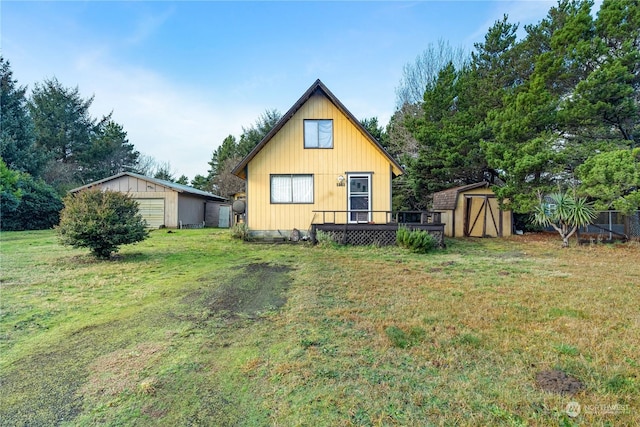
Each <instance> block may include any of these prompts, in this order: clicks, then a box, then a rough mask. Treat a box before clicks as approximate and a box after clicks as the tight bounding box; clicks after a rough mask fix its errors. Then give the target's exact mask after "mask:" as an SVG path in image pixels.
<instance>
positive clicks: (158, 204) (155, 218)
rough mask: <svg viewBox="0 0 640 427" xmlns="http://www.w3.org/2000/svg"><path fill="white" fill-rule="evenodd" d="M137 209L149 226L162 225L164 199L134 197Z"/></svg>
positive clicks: (157, 226) (156, 226)
mask: <svg viewBox="0 0 640 427" xmlns="http://www.w3.org/2000/svg"><path fill="white" fill-rule="evenodd" d="M136 202H138V211H139V212H140V215H142V218H144V219H145V220H146V221H147V226H148V227H149V228H160V227H161V226H163V225H164V199H136Z"/></svg>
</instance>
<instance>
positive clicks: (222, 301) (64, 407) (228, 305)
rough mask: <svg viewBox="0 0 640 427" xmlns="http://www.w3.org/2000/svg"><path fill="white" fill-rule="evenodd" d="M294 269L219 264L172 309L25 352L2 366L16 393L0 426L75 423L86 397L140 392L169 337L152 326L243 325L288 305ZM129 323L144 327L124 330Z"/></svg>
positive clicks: (2, 376)
mask: <svg viewBox="0 0 640 427" xmlns="http://www.w3.org/2000/svg"><path fill="white" fill-rule="evenodd" d="M290 271H291V267H288V266H283V265H277V264H270V263H253V264H248V265H246V266H244V267H241V268H239V269H237V270H235V271H233V270H227V271H225V272H224V276H223V277H224V279H223V280H222V281H220V276H221V274H220V272H218V273H217V274H216V275H215V276H211V277H209V278H206V277H204V278H202V279H201V280H200V286H199V288H198V289H196V290H191V291H190V292H189V293H188V294H187V295H186V296H183V297H179V298H181V300H178V301H176V302H178V306H179V307H180V309H179V310H175V307H176V306H175V305H173V304H171V301H166V306H167V308H168V311H162V310H160V311H155V313H154V318H151V317H146V316H144V315H143V314H142V313H143V312H151V311H153V310H151V307H147V308H142V311H141V312H139V313H136V314H135V315H133V316H132V317H131V318H120V319H118V320H117V321H116V320H114V321H112V322H108V323H103V324H95V325H90V326H85V327H82V328H79V329H77V330H75V331H72V332H70V333H69V334H68V336H66V337H65V339H63V340H60V341H59V342H58V343H57V344H56V345H55V346H53V347H50V348H47V349H44V350H42V352H36V353H33V354H29V355H26V356H25V357H24V358H23V359H22V360H21V361H20V364H19V366H18V365H16V366H15V367H14V369H10V370H8V372H2V373H0V385H1V386H2V389H3V390H2V393H7V394H8V395H10V396H11V399H7V400H5V401H4V402H0V426H16V425H59V424H63V423H69V422H71V423H73V420H74V419H76V417H78V416H82V414H83V413H84V411H86V409H87V402H95V401H100V399H101V398H100V396H102V395H104V396H106V397H105V399H112V400H113V399H115V397H114V396H117V395H119V394H120V393H123V392H125V391H127V390H128V392H129V393H132V392H133V393H136V392H139V391H140V390H141V387H144V386H145V384H147V383H145V382H144V381H142V382H140V381H141V378H142V374H141V373H142V372H143V371H144V370H145V369H151V370H152V371H153V370H154V369H153V365H154V364H156V363H162V362H161V359H162V356H163V353H164V351H165V349H166V347H167V346H168V345H169V343H168V342H161V343H157V342H154V343H149V342H146V341H145V339H146V337H147V334H149V335H153V329H154V328H163V329H166V330H170V329H171V328H172V324H174V322H175V319H179V320H180V321H184V320H187V321H190V322H192V323H193V325H194V327H195V328H208V327H210V324H209V323H208V322H209V321H214V323H215V322H216V321H217V320H219V319H222V320H224V321H225V323H226V325H227V326H230V327H231V328H229V329H233V328H238V327H245V326H246V323H245V322H247V321H248V322H252V321H256V320H259V319H261V318H263V317H264V316H265V315H266V314H268V313H270V312H274V311H277V310H278V309H280V308H281V307H282V306H284V304H285V303H286V301H287V291H288V289H289V287H290V285H291V281H292V279H291V277H290V275H289V272H290ZM214 277H215V279H214ZM172 306H173V309H172V308H170V307H172ZM173 310H175V311H173ZM203 312H205V313H206V316H204V317H203V316H202V313H203ZM141 319H145V320H143V321H142V322H140V320H141ZM154 319H155V320H154ZM154 322H155V323H154ZM165 322H166V323H165ZM129 329H137V330H139V332H140V335H138V336H136V335H135V334H129V335H127V336H121V331H126V330H129ZM149 387H150V390H152V389H153V387H154V384H153V382H149ZM87 399H88V400H87Z"/></svg>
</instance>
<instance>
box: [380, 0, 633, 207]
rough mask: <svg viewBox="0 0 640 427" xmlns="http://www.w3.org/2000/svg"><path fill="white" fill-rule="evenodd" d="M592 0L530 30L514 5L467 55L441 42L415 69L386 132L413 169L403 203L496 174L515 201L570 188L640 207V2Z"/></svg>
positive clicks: (423, 202) (563, 5)
mask: <svg viewBox="0 0 640 427" xmlns="http://www.w3.org/2000/svg"><path fill="white" fill-rule="evenodd" d="M592 7H593V2H592V1H590V0H577V1H570V0H561V1H559V2H558V4H557V5H556V6H554V7H552V8H551V9H550V10H549V12H548V14H547V16H546V18H544V19H543V20H541V21H540V22H539V23H537V24H535V25H527V26H525V27H524V33H525V35H524V37H522V38H521V39H518V38H517V36H516V34H517V31H518V24H515V23H511V22H509V20H508V17H507V16H504V17H503V19H501V20H499V21H497V22H495V24H494V25H493V26H492V27H491V28H489V30H488V32H487V34H486V35H485V37H484V41H483V42H481V43H477V44H475V49H474V50H473V51H472V52H471V53H470V55H468V56H467V57H466V58H465V57H464V55H461V54H460V50H459V49H452V48H451V47H450V46H449V45H448V44H446V43H440V44H439V45H438V46H431V47H430V50H427V51H425V52H426V59H427V60H426V61H425V57H424V56H421V57H418V58H417V60H416V63H415V64H409V65H408V66H407V67H406V68H405V73H404V78H403V80H402V81H401V85H400V87H399V88H398V100H399V104H400V105H399V108H398V110H397V112H396V114H395V115H394V116H393V118H392V120H391V122H390V124H389V126H388V127H387V136H386V139H385V142H384V143H385V144H386V147H387V149H388V150H389V151H390V152H391V153H393V154H394V155H395V156H397V157H398V159H399V161H400V162H401V163H402V164H403V165H405V169H406V171H407V174H406V175H405V176H404V177H402V178H401V179H400V180H397V182H396V195H397V198H396V200H397V205H396V208H400V207H403V208H425V207H427V206H428V203H429V198H430V197H431V195H432V194H433V192H436V191H439V190H443V189H446V188H450V187H454V186H458V185H464V184H470V183H474V182H479V181H482V180H486V181H488V182H490V183H491V184H492V185H493V186H494V189H495V191H496V194H497V195H498V197H499V199H500V200H501V201H502V202H503V203H507V202H508V204H509V207H510V208H511V209H513V210H514V212H522V213H527V212H532V211H533V209H534V207H535V206H536V205H537V204H538V203H539V201H540V198H541V197H543V196H544V195H546V194H550V193H557V192H558V191H567V190H570V191H571V192H572V193H575V194H576V195H579V196H585V197H588V198H590V199H591V200H592V201H594V202H595V205H596V207H597V208H599V209H612V208H613V209H618V210H623V211H626V212H630V211H633V210H636V209H638V206H639V205H640V192H639V191H638V188H639V186H640V163H639V161H640V149H639V147H638V138H639V137H640V2H639V1H638V0H605V1H604V2H603V3H602V5H601V7H600V9H599V10H598V12H597V15H596V17H595V18H594V17H593V16H592V13H591V9H592ZM425 62H428V63H430V64H434V63H440V64H442V66H441V67H440V68H439V69H438V70H437V71H435V70H434V68H433V67H431V68H429V69H425V68H424V67H423V64H424V63H425ZM421 84H422V85H424V86H423V87H424V88H425V90H424V91H422V93H423V97H422V98H421V99H417V97H416V96H415V93H416V91H415V86H416V85H418V86H419V85H421Z"/></svg>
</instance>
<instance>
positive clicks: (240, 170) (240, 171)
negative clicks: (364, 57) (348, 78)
mask: <svg viewBox="0 0 640 427" xmlns="http://www.w3.org/2000/svg"><path fill="white" fill-rule="evenodd" d="M317 92H321V93H323V94H324V95H325V96H326V97H327V98H328V99H329V100H330V101H331V102H332V103H333V105H335V106H336V108H338V110H340V111H341V112H342V114H344V115H345V116H346V117H347V118H348V119H349V121H350V122H351V123H352V124H353V125H354V126H356V127H357V128H358V129H359V130H360V131H361V132H362V133H363V134H364V135H365V136H366V137H367V139H368V140H369V141H370V142H371V143H372V144H373V145H374V146H375V147H376V148H377V149H378V150H380V152H381V153H382V154H383V155H384V156H386V157H387V159H389V162H390V163H391V165H392V167H393V173H394V175H401V174H403V173H404V170H403V169H402V166H400V164H399V163H398V162H397V161H396V160H395V159H394V158H393V157H391V155H390V154H389V153H388V152H387V150H385V149H384V147H383V146H382V145H380V143H379V142H378V141H377V140H376V139H375V138H374V137H373V136H372V135H371V134H370V133H369V131H367V129H365V127H364V126H362V124H361V123H360V121H359V120H358V119H356V118H355V117H354V115H353V114H351V112H350V111H349V110H347V107H345V106H344V105H343V104H342V102H340V100H339V99H338V98H336V96H335V95H334V94H333V93H331V91H330V90H329V89H328V88H327V87H326V86H325V85H324V83H322V82H321V81H320V79H318V80H316V81H315V82H314V83H313V84H312V85H311V87H309V89H307V91H306V92H305V93H304V94H303V95H302V96H301V97H300V99H298V101H297V102H296V103H295V104H293V106H292V107H291V108H290V109H289V111H287V112H286V113H285V114H284V115H283V116H282V118H280V120H279V121H278V123H276V125H275V126H274V127H273V129H271V131H270V132H269V133H268V134H267V135H265V137H264V138H262V141H260V142H259V143H258V145H256V147H255V148H254V149H253V150H251V152H250V153H249V154H247V156H246V157H245V158H244V159H242V160H241V161H240V163H238V165H237V166H236V167H235V168H234V169H233V171H232V173H233V174H234V175H236V176H238V177H240V178H242V179H246V166H247V164H249V162H250V161H251V160H252V159H253V158H254V157H255V156H256V155H257V154H258V153H259V152H260V150H262V148H263V147H264V146H265V145H266V144H267V143H268V142H269V141H270V140H271V139H272V138H273V136H274V135H275V134H277V133H278V132H279V131H280V129H282V127H283V126H284V125H285V124H286V123H287V122H288V121H289V120H290V119H291V118H292V117H293V116H294V115H295V114H296V112H297V111H298V110H299V109H300V108H301V107H302V106H303V105H304V103H305V102H307V101H308V100H309V98H311V97H312V96H313V95H314V94H315V93H317Z"/></svg>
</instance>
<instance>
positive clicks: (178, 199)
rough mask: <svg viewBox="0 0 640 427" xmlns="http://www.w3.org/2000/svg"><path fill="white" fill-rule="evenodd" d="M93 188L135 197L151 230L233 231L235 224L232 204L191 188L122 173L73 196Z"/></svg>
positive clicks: (79, 188) (77, 189) (73, 191)
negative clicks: (192, 228) (163, 228)
mask: <svg viewBox="0 0 640 427" xmlns="http://www.w3.org/2000/svg"><path fill="white" fill-rule="evenodd" d="M89 188H101V189H105V190H111V191H120V192H122V193H127V194H129V195H131V197H132V198H133V199H135V200H136V201H137V202H138V205H139V209H140V213H141V214H142V217H143V218H144V219H145V220H146V221H147V224H148V225H149V227H150V228H160V227H167V228H183V227H193V226H199V225H206V226H208V227H229V225H230V223H231V203H230V202H229V201H227V199H225V198H224V197H220V196H216V195H215V194H212V193H207V192H206V191H201V190H198V189H196V188H193V187H189V186H188V185H181V184H176V183H175V182H171V181H165V180H162V179H156V178H150V177H148V176H143V175H138V174H135V173H131V172H122V173H119V174H117V175H113V176H110V177H108V178H104V179H101V180H99V181H95V182H92V183H90V184H87V185H84V186H82V187H78V188H74V189H73V190H71V193H76V192H78V191H82V190H86V189H89Z"/></svg>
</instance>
